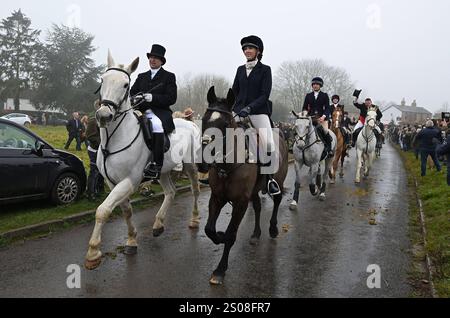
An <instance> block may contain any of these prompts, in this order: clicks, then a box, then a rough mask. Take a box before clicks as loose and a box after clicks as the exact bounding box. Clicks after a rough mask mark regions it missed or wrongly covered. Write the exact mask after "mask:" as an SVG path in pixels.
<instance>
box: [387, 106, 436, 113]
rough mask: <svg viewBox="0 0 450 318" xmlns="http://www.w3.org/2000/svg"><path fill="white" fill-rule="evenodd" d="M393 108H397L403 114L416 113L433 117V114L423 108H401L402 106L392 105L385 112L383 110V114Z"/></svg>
mask: <svg viewBox="0 0 450 318" xmlns="http://www.w3.org/2000/svg"><path fill="white" fill-rule="evenodd" d="M392 107H394V108H397V109H398V110H399V111H401V112H402V113H414V114H427V115H432V113H431V112H430V111H428V110H426V109H425V108H423V107H412V106H401V105H391V106H389V107H388V108H386V109H385V110H383V113H384V112H385V111H387V110H388V109H391V108H392Z"/></svg>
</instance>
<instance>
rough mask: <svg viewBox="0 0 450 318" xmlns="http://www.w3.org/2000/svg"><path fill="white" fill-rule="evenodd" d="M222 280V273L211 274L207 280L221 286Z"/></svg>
mask: <svg viewBox="0 0 450 318" xmlns="http://www.w3.org/2000/svg"><path fill="white" fill-rule="evenodd" d="M224 280H225V276H224V275H220V274H213V275H212V276H211V279H210V280H209V283H210V284H211V285H213V286H221V285H223V282H224Z"/></svg>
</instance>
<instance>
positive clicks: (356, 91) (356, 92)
mask: <svg viewBox="0 0 450 318" xmlns="http://www.w3.org/2000/svg"><path fill="white" fill-rule="evenodd" d="M361 92H362V89H360V90H358V89H355V92H354V93H353V97H356V98H359V95H361Z"/></svg>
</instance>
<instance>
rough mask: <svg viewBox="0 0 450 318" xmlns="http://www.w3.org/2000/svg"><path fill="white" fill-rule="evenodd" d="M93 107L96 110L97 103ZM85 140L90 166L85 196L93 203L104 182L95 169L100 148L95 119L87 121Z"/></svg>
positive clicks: (98, 129) (102, 188) (98, 131)
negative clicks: (87, 144)
mask: <svg viewBox="0 0 450 318" xmlns="http://www.w3.org/2000/svg"><path fill="white" fill-rule="evenodd" d="M94 105H95V107H96V108H98V107H99V106H100V103H99V101H96V102H95V104H94ZM86 140H87V141H88V143H89V146H88V148H87V149H88V155H89V165H90V171H89V178H88V185H87V192H86V194H87V197H88V199H89V200H90V201H94V200H95V199H96V198H97V197H98V195H99V194H100V193H103V192H104V188H105V180H104V179H103V176H102V175H101V174H100V172H99V171H98V168H97V151H98V148H99V147H100V128H98V125H97V120H96V119H95V117H93V118H90V119H88V123H87V128H86Z"/></svg>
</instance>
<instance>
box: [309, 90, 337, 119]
mask: <svg viewBox="0 0 450 318" xmlns="http://www.w3.org/2000/svg"><path fill="white" fill-rule="evenodd" d="M303 111H307V112H308V115H309V116H317V117H322V116H323V115H325V116H326V117H327V119H328V120H330V119H331V107H330V97H329V96H328V94H327V93H324V92H322V91H320V92H319V95H318V96H317V99H316V98H315V96H314V92H311V93H309V94H307V95H306V97H305V102H304V103H303Z"/></svg>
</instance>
